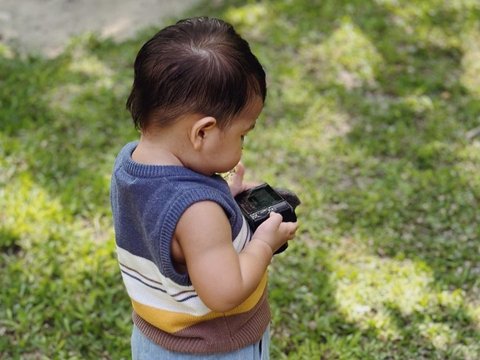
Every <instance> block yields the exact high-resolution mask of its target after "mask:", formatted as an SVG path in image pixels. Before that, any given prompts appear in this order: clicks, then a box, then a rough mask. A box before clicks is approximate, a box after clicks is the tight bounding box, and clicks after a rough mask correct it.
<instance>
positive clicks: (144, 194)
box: [111, 142, 270, 353]
mask: <svg viewBox="0 0 480 360" xmlns="http://www.w3.org/2000/svg"><path fill="white" fill-rule="evenodd" d="M135 147H136V143H135V142H133V143H129V144H127V145H126V146H125V147H124V148H123V149H122V150H121V152H120V153H119V155H118V157H117V159H116V162H115V166H114V171H113V175H112V181H111V204H112V211H113V218H114V227H115V240H116V245H117V254H118V261H119V265H120V270H121V273H122V278H123V281H124V284H125V287H126V289H127V292H128V295H129V296H130V299H131V302H132V305H133V321H134V323H135V325H136V326H137V327H138V328H139V329H140V330H141V331H142V332H143V333H144V334H145V335H146V336H147V337H148V338H149V339H151V340H152V341H153V342H155V343H157V344H158V345H160V346H162V347H164V348H166V349H168V350H171V351H177V352H187V353H220V352H229V351H234V350H237V349H240V348H242V347H245V346H247V345H250V344H253V343H255V342H257V341H259V340H260V339H261V337H262V335H263V333H264V331H265V329H266V328H267V326H268V323H269V321H270V310H269V306H268V302H267V298H266V292H267V274H266V273H265V275H264V277H263V279H262V281H261V282H260V284H259V285H258V287H257V289H256V290H255V291H254V292H253V293H252V294H251V295H250V296H249V297H248V298H247V299H246V300H245V301H244V302H243V303H242V304H240V305H239V306H238V307H236V308H234V309H233V310H231V311H229V312H226V313H219V312H214V311H212V310H210V309H209V308H208V307H207V306H206V305H205V304H204V303H203V302H202V300H201V299H200V298H199V297H198V295H197V293H196V291H195V288H194V287H193V286H192V283H191V281H190V279H189V277H188V274H187V273H179V272H177V271H176V270H175V268H174V265H173V263H172V258H171V252H170V251H171V240H172V238H173V235H174V232H175V227H176V225H177V223H178V221H179V219H180V217H181V215H182V214H183V212H184V211H185V210H186V209H187V208H188V207H189V206H191V205H192V204H194V203H195V202H199V201H214V202H216V203H217V204H219V205H220V206H221V207H222V208H223V209H224V211H225V214H226V216H227V218H228V220H229V222H230V224H231V227H232V237H233V238H232V242H233V246H234V248H235V250H236V251H237V252H240V251H241V250H242V249H243V248H244V247H245V246H246V244H247V243H248V241H250V238H251V232H250V229H249V228H248V224H247V222H246V220H245V219H244V217H243V215H242V214H241V212H240V209H239V208H238V206H237V204H236V203H235V200H234V199H233V197H232V195H231V193H230V190H229V187H228V184H227V183H226V182H225V181H224V180H223V179H222V178H221V177H220V176H218V175H214V176H212V177H207V176H204V175H201V174H198V173H196V172H193V171H191V170H189V169H187V168H184V167H181V166H153V165H143V164H139V163H136V162H134V161H133V160H132V159H131V154H132V152H133V150H134V149H135Z"/></svg>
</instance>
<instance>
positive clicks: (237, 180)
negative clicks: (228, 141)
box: [232, 162, 245, 189]
mask: <svg viewBox="0 0 480 360" xmlns="http://www.w3.org/2000/svg"><path fill="white" fill-rule="evenodd" d="M244 175H245V166H243V164H242V163H241V162H239V163H238V164H237V166H235V169H234V173H233V176H232V186H234V187H236V188H239V189H240V188H241V187H242V184H243V176H244Z"/></svg>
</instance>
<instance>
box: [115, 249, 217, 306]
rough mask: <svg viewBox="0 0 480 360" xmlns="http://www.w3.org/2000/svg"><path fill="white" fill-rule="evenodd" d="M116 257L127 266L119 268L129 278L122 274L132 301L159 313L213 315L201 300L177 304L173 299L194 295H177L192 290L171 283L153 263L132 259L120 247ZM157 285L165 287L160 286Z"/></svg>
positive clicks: (191, 299) (140, 258) (132, 256)
mask: <svg viewBox="0 0 480 360" xmlns="http://www.w3.org/2000/svg"><path fill="white" fill-rule="evenodd" d="M117 256H118V260H119V262H120V263H121V264H123V265H124V266H122V265H120V268H121V269H122V270H123V271H125V272H126V273H127V274H128V275H127V274H125V273H123V272H122V278H123V281H124V284H125V287H126V289H127V292H128V295H129V296H130V297H131V298H132V299H133V300H135V301H137V302H139V303H141V304H144V305H148V306H151V307H154V308H157V309H162V310H167V311H174V312H179V313H183V314H190V315H195V316H202V315H205V314H208V313H209V312H211V310H210V309H209V308H207V306H206V305H205V304H204V303H203V302H202V300H200V298H199V297H198V296H196V297H193V298H190V299H188V300H186V301H184V302H178V301H176V300H175V298H173V297H172V296H175V295H176V296H177V299H184V298H186V297H188V296H189V295H191V294H192V293H191V292H189V293H188V294H186V295H185V296H182V295H178V294H179V293H181V292H183V291H192V290H194V289H193V286H181V285H178V284H176V283H175V282H173V281H172V280H170V279H168V278H167V277H165V276H163V275H162V273H161V272H160V270H159V269H158V268H157V266H156V265H155V264H154V263H153V262H152V261H150V260H148V259H145V258H143V257H141V256H136V255H133V254H132V253H130V252H128V251H127V250H125V249H122V248H120V247H118V246H117ZM125 266H127V267H128V269H127V268H125ZM132 269H133V271H132ZM138 273H139V274H141V275H139V274H138ZM129 275H131V276H129ZM132 276H134V277H136V278H139V279H141V280H142V281H143V282H145V283H147V284H148V285H150V286H147V285H145V284H144V283H142V282H140V281H139V280H137V279H135V278H133V277H132ZM147 279H148V280H147ZM158 283H160V284H162V285H159V284H158ZM151 286H154V287H157V288H162V289H163V290H165V291H166V293H165V292H162V291H160V290H157V289H154V288H152V287H151Z"/></svg>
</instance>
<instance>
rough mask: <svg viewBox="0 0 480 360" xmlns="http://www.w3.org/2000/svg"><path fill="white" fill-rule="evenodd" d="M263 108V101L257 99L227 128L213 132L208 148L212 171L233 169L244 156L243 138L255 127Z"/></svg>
mask: <svg viewBox="0 0 480 360" xmlns="http://www.w3.org/2000/svg"><path fill="white" fill-rule="evenodd" d="M262 109H263V102H262V101H261V100H260V99H255V101H253V102H252V103H251V104H250V105H248V106H247V108H246V109H245V110H244V111H242V113H241V114H240V115H239V116H238V117H236V118H235V119H233V120H232V122H231V125H230V126H228V127H227V128H225V129H223V130H220V129H217V131H216V132H215V133H214V134H212V135H214V136H213V139H211V141H210V142H209V147H208V149H207V156H208V160H207V162H208V164H205V165H206V166H208V167H209V169H210V171H208V172H211V173H224V172H228V171H230V170H232V169H233V168H234V167H235V166H236V165H237V164H238V162H239V161H240V158H241V157H242V149H243V140H244V137H245V136H246V135H247V133H248V132H249V131H251V130H252V129H253V128H254V127H255V123H256V121H257V118H258V116H259V115H260V113H261V111H262Z"/></svg>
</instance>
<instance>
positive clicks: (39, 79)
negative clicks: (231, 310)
mask: <svg viewBox="0 0 480 360" xmlns="http://www.w3.org/2000/svg"><path fill="white" fill-rule="evenodd" d="M212 4H213V5H212ZM191 14H202V15H203V14H208V15H212V16H219V17H222V18H224V19H226V20H228V21H230V22H231V23H232V24H234V25H235V26H236V28H237V30H238V31H239V32H240V33H241V34H242V35H243V36H244V37H245V38H246V39H248V40H249V42H250V43H251V45H252V48H253V50H254V52H255V53H256V54H257V55H258V57H259V59H260V61H261V62H262V63H263V64H264V66H265V68H266V71H267V74H268V88H269V94H268V99H267V103H266V107H265V110H264V112H263V114H262V115H261V117H260V119H259V121H258V123H257V127H256V128H255V131H253V132H252V133H251V135H249V136H248V138H247V140H246V144H245V150H244V163H245V165H246V166H247V171H248V172H247V177H248V178H249V180H255V181H260V180H263V181H267V182H269V183H271V184H273V185H276V186H281V187H286V188H290V189H292V190H294V191H295V192H297V193H298V194H299V196H300V197H301V199H302V201H303V204H302V206H301V207H299V208H298V211H297V214H298V216H299V218H300V221H301V229H300V231H299V235H298V236H297V238H296V240H295V241H294V243H292V244H291V245H290V246H289V248H288V250H287V251H286V252H285V253H284V254H282V255H279V256H277V257H276V258H275V260H274V263H273V266H272V268H271V271H270V279H271V282H270V299H271V304H272V312H273V324H272V348H271V356H272V359H275V360H276V359H307V360H308V359H345V360H350V359H362V360H363V359H385V360H386V359H458V360H477V359H479V358H480V300H479V299H480V280H479V279H480V212H479V211H478V207H479V202H480V168H479V161H480V131H479V129H480V3H479V2H478V1H476V0H451V1H444V0H430V1H406V0H363V1H360V0H351V1H342V0H337V1H334V0H323V1H320V0H310V1H307V0H289V1H286V0H284V1H280V0H277V1H275V0H271V1H267V0H265V1H224V2H205V3H204V4H201V6H199V7H198V9H193V10H192V11H191V12H190V13H188V14H186V15H191ZM162 25H165V24H159V27H161V26H162ZM156 30H157V29H151V28H150V29H145V30H144V31H142V32H141V33H139V34H138V36H137V37H136V38H135V39H132V40H129V41H126V42H122V43H114V42H113V41H111V40H109V39H100V38H98V37H97V36H96V35H95V34H85V35H83V36H80V37H77V38H75V39H72V41H71V43H70V45H69V47H68V48H67V49H66V50H65V51H64V52H63V53H62V54H60V55H59V56H58V57H56V58H53V59H45V58H42V57H40V56H36V55H33V54H32V55H28V56H27V55H22V54H18V53H17V52H16V51H15V49H13V48H10V47H8V46H7V45H4V44H3V45H2V44H1V43H0V270H1V274H2V276H1V277H0V288H1V289H2V291H1V295H0V358H1V359H115V360H116V359H128V358H129V336H130V327H131V325H130V322H131V321H130V315H131V310H130V304H129V299H128V297H127V295H126V293H125V291H124V288H123V285H122V282H121V277H120V272H119V269H118V266H117V263H116V255H115V249H114V238H113V230H112V220H111V213H110V205H109V181H110V173H111V169H112V165H113V161H114V158H115V155H116V153H117V152H118V151H119V149H120V148H121V147H122V145H123V144H124V143H126V142H128V141H130V140H132V139H135V138H136V137H137V136H138V134H137V133H136V131H135V130H134V129H133V126H132V125H131V120H130V118H129V114H128V113H127V112H126V110H125V109H124V103H125V100H126V97H127V96H128V93H129V89H130V86H131V81H132V67H131V65H132V62H133V59H134V57H135V54H136V52H137V51H138V49H139V47H140V46H141V44H142V43H143V42H144V41H145V40H146V39H148V38H149V37H150V36H151V35H152V34H153V33H154V32H155V31H156Z"/></svg>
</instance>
